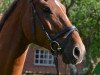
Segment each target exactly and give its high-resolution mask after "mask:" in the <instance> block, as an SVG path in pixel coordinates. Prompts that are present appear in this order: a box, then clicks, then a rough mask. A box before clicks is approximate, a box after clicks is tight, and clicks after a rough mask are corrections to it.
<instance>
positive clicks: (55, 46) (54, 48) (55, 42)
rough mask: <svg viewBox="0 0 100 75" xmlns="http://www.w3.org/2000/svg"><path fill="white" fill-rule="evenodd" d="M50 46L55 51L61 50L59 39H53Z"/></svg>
mask: <svg viewBox="0 0 100 75" xmlns="http://www.w3.org/2000/svg"><path fill="white" fill-rule="evenodd" d="M50 47H51V50H52V51H53V52H58V51H60V50H61V46H60V45H59V43H58V42H57V41H52V42H51V44H50Z"/></svg>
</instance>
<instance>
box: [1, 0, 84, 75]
mask: <svg viewBox="0 0 100 75" xmlns="http://www.w3.org/2000/svg"><path fill="white" fill-rule="evenodd" d="M30 43H35V44H37V45H39V46H42V47H45V48H47V49H49V50H50V51H51V52H52V53H55V54H56V53H57V54H60V55H61V56H62V60H63V62H65V63H66V64H69V63H72V64H77V63H80V62H81V61H82V60H83V57H84V55H85V47H84V44H83V43H82V40H81V38H80V36H79V33H78V30H77V28H76V27H75V26H73V25H72V23H71V22H70V20H69V19H68V17H67V15H66V8H65V7H64V6H63V5H62V4H61V2H60V1H59V0H15V1H14V2H13V3H12V5H11V6H10V8H9V9H8V11H6V13H5V14H4V15H3V17H2V19H1V22H0V75H21V74H22V69H23V65H24V61H25V58H26V55H27V51H28V50H26V48H27V46H28V44H30Z"/></svg>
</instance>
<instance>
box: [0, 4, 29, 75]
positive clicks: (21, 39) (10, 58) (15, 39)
mask: <svg viewBox="0 0 100 75" xmlns="http://www.w3.org/2000/svg"><path fill="white" fill-rule="evenodd" d="M23 9H24V8H23ZM21 11H22V8H21V6H20V5H19V6H17V8H16V10H14V11H13V13H12V14H11V15H10V16H9V18H8V19H7V20H6V21H5V23H4V26H3V28H2V31H1V32H0V60H1V62H0V75H21V72H22V68H23V64H24V60H25V56H26V53H27V51H25V48H26V46H27V45H28V41H27V39H26V38H25V36H24V33H23V30H22V26H21V19H22V14H23V13H22V12H21ZM19 14H20V15H19Z"/></svg>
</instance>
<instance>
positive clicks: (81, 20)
mask: <svg viewBox="0 0 100 75" xmlns="http://www.w3.org/2000/svg"><path fill="white" fill-rule="evenodd" d="M66 1H67V2H68V0H66ZM62 2H64V0H62ZM67 4H68V3H67ZM69 13H70V20H71V21H72V22H73V24H75V25H77V27H78V29H79V32H80V35H81V36H82V38H83V40H84V42H85V45H86V49H88V50H87V51H88V54H89V55H90V57H92V58H94V57H96V56H97V55H98V56H100V41H99V40H100V31H99V29H100V0H75V3H74V6H73V7H72V8H71V9H70V10H69Z"/></svg>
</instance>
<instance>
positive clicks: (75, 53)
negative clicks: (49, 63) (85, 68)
mask: <svg viewBox="0 0 100 75" xmlns="http://www.w3.org/2000/svg"><path fill="white" fill-rule="evenodd" d="M84 54H85V52H83V51H82V50H81V49H80V48H79V47H78V46H75V47H74V48H73V49H72V50H66V51H63V53H62V57H63V62H64V63H66V64H70V63H71V64H78V63H81V62H82V60H83V58H84Z"/></svg>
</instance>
